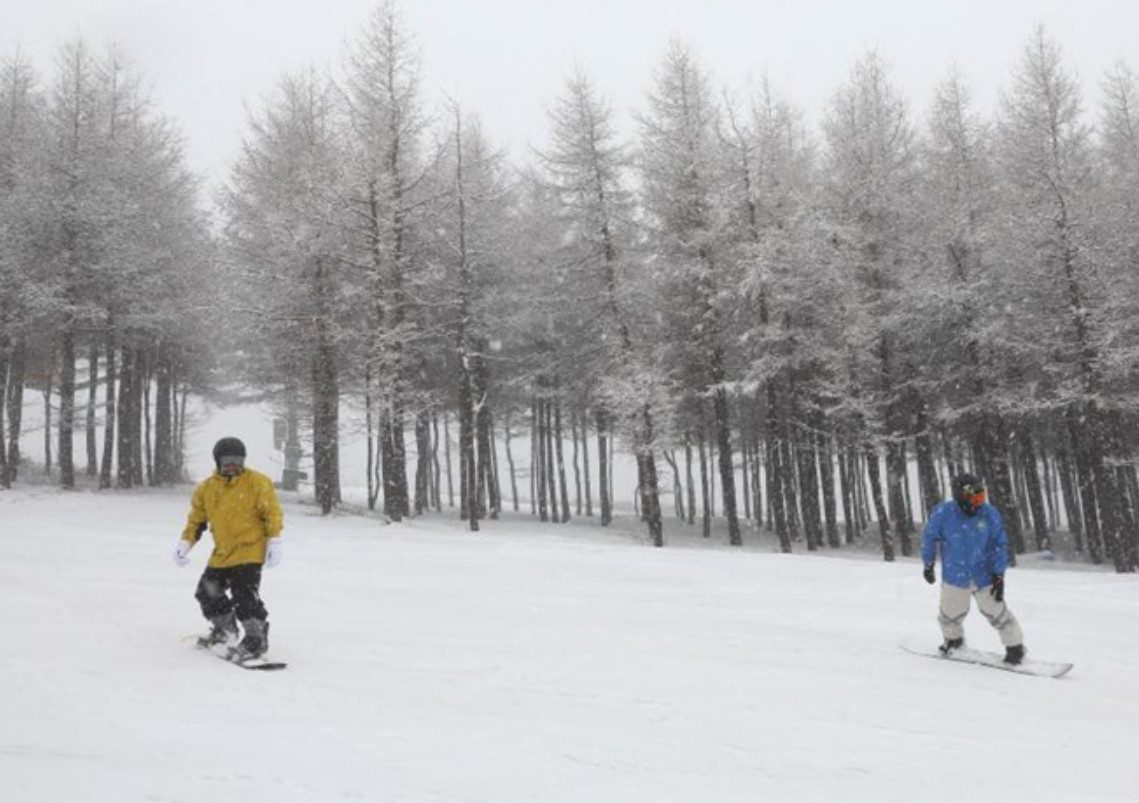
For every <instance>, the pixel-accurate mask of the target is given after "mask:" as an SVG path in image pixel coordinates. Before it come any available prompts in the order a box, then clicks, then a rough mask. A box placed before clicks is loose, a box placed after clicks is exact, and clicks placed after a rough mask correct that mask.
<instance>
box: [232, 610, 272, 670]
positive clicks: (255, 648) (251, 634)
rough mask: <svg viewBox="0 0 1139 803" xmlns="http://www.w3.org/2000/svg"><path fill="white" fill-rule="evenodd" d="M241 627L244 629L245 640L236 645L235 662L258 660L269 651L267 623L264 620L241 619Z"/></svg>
mask: <svg viewBox="0 0 1139 803" xmlns="http://www.w3.org/2000/svg"><path fill="white" fill-rule="evenodd" d="M241 626H242V628H244V629H245V638H243V639H242V640H241V643H240V644H238V645H237V650H236V657H237V660H239V661H248V660H250V659H252V658H260V657H261V656H262V655H264V654H265V652H266V651H267V650H268V649H269V623H268V622H266V621H265V620H264V619H243V620H242V622H241Z"/></svg>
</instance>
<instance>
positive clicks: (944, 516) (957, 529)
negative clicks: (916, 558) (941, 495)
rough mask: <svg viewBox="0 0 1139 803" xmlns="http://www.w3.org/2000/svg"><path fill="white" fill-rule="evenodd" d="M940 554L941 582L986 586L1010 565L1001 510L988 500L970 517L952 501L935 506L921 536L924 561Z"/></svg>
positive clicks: (931, 561)
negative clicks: (994, 576)
mask: <svg viewBox="0 0 1139 803" xmlns="http://www.w3.org/2000/svg"><path fill="white" fill-rule="evenodd" d="M938 552H940V553H941V579H942V582H945V583H949V585H953V586H958V587H960V588H968V587H969V585H970V584H971V583H972V584H975V585H976V586H977V588H984V587H985V586H987V585H990V584H991V583H992V582H993V575H994V574H1004V573H1005V569H1007V568H1008V536H1007V535H1006V534H1005V525H1004V522H1003V521H1002V520H1001V514H1000V511H999V510H997V509H996V508H995V507H993V506H992V505H990V504H989V503H988V502H986V503H985V504H983V505H981V508H980V510H978V511H977V513H976V514H975V515H972V516H967V515H965V513H964V512H963V511H962V510H961V508H960V507H958V506H957V503H956V502H954V501H953V500H950V501H948V502H942V503H941V504H940V505H938V506H937V507H935V508H934V509H933V514H932V515H931V516H930V517H929V523H928V524H926V526H925V532H924V533H922V537H921V559H922V563H924V564H925V565H927V566H928V565H929V564H931V563H933V561H934V558H936V557H937V553H938Z"/></svg>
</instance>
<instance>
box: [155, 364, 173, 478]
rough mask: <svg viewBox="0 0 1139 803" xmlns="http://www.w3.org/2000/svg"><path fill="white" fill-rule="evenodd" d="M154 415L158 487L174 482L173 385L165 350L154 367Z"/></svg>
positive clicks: (171, 372)
mask: <svg viewBox="0 0 1139 803" xmlns="http://www.w3.org/2000/svg"><path fill="white" fill-rule="evenodd" d="M155 374H156V382H155V397H156V399H155V404H156V407H155V415H154V473H155V479H156V480H157V482H158V484H159V485H170V484H172V483H173V482H174V480H175V477H174V431H173V426H172V424H173V407H174V383H173V382H172V381H171V380H172V374H173V371H172V369H171V366H170V355H169V351H168V350H167V349H166V348H163V349H161V350H160V351H159V358H158V363H157V365H155Z"/></svg>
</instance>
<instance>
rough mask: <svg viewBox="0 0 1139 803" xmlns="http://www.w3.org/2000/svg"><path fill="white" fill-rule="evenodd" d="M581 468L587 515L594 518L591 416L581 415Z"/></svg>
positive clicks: (586, 413)
mask: <svg viewBox="0 0 1139 803" xmlns="http://www.w3.org/2000/svg"><path fill="white" fill-rule="evenodd" d="M581 467H582V474H584V475H585V476H584V480H585V515H586V516H588V517H589V518H593V489H592V488H591V487H590V483H591V478H590V470H589V414H588V412H586V411H584V410H583V411H582V413H581Z"/></svg>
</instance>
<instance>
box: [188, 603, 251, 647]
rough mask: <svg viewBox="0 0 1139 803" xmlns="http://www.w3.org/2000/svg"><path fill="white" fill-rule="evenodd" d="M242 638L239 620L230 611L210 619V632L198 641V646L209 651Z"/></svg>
mask: <svg viewBox="0 0 1139 803" xmlns="http://www.w3.org/2000/svg"><path fill="white" fill-rule="evenodd" d="M240 636H241V633H240V632H238V629H237V619H235V618H234V615H233V611H230V612H229V613H223V614H221V615H220V616H215V617H213V618H212V619H210V632H209V633H208V634H207V635H205V636H202V637H201V638H199V639H198V646H199V647H204V648H205V649H207V650H208V649H209V648H210V647H216V646H218V645H219V644H232V643H233V642H235V641H237V639H238V638H239V637H240Z"/></svg>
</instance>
